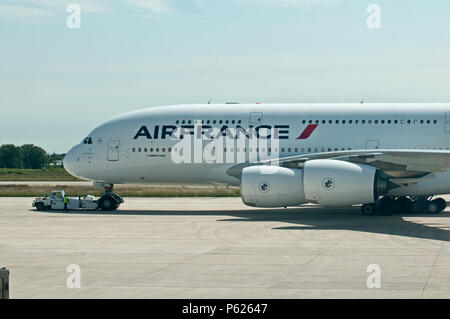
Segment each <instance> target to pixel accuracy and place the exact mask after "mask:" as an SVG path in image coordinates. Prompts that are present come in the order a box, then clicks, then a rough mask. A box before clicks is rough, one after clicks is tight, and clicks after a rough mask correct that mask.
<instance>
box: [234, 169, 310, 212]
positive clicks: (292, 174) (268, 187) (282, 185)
mask: <svg viewBox="0 0 450 319" xmlns="http://www.w3.org/2000/svg"><path fill="white" fill-rule="evenodd" d="M302 184H303V170H301V169H292V168H286V167H280V166H270V165H261V166H250V167H246V168H244V170H243V171H242V177H241V195H242V200H243V202H244V203H245V204H246V205H249V206H256V207H282V206H296V205H300V204H304V203H306V200H305V195H304V192H303V186H302Z"/></svg>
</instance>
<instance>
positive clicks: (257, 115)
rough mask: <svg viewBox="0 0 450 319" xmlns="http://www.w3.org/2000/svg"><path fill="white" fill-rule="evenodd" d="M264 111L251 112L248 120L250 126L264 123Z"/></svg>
mask: <svg viewBox="0 0 450 319" xmlns="http://www.w3.org/2000/svg"><path fill="white" fill-rule="evenodd" d="M262 117H263V114H262V112H251V113H250V118H249V121H248V124H249V126H258V125H261V123H262Z"/></svg>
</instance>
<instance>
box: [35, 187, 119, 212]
mask: <svg viewBox="0 0 450 319" xmlns="http://www.w3.org/2000/svg"><path fill="white" fill-rule="evenodd" d="M65 195H66V193H65V192H64V191H63V190H56V191H53V192H51V193H50V194H49V196H47V195H45V196H44V197H38V198H35V199H34V201H33V204H32V206H33V207H36V209H37V210H63V209H64V196H65ZM122 203H123V199H122V197H120V196H119V195H117V194H116V193H113V192H108V191H105V193H104V194H103V195H102V196H101V197H100V198H99V199H96V198H95V197H94V196H93V195H86V196H84V197H67V208H68V209H70V210H77V209H86V210H96V209H101V210H103V211H110V210H116V209H117V208H118V207H119V206H120V204H122Z"/></svg>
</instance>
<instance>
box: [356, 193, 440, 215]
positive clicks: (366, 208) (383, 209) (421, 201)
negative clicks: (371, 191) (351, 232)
mask: <svg viewBox="0 0 450 319" xmlns="http://www.w3.org/2000/svg"><path fill="white" fill-rule="evenodd" d="M446 207H447V203H446V201H445V200H444V199H443V198H436V199H432V197H418V198H409V197H405V196H400V197H389V196H384V197H382V198H380V199H379V200H378V201H377V202H376V203H371V204H365V205H363V206H362V207H361V213H362V214H363V215H375V214H380V215H391V214H396V213H399V214H402V213H429V214H437V213H440V212H442V211H443V210H444V209H445V208H446Z"/></svg>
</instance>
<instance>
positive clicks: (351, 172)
mask: <svg viewBox="0 0 450 319" xmlns="http://www.w3.org/2000/svg"><path fill="white" fill-rule="evenodd" d="M303 169H304V175H303V185H304V186H305V187H304V189H305V198H306V200H307V201H308V202H310V203H316V204H320V205H322V206H350V205H354V204H367V203H373V202H375V200H376V198H377V196H378V195H381V194H384V193H386V192H387V180H385V179H382V178H380V177H379V174H378V171H377V169H376V168H373V167H372V166H368V165H364V164H355V163H349V162H345V161H338V160H312V161H307V162H306V163H305V166H304V168H303Z"/></svg>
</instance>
